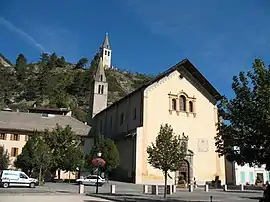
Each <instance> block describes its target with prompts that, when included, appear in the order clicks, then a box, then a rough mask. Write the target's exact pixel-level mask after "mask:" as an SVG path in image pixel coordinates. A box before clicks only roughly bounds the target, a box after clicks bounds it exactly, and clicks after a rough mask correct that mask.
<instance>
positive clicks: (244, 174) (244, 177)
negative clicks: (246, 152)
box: [240, 171, 246, 183]
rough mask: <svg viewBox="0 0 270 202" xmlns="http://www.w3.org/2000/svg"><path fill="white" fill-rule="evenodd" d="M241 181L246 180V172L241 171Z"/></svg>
mask: <svg viewBox="0 0 270 202" xmlns="http://www.w3.org/2000/svg"><path fill="white" fill-rule="evenodd" d="M240 182H241V183H245V182H246V173H245V172H243V171H241V172H240Z"/></svg>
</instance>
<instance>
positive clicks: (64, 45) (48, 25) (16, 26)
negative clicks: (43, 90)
mask: <svg viewBox="0 0 270 202" xmlns="http://www.w3.org/2000/svg"><path fill="white" fill-rule="evenodd" d="M269 9H270V2H269V1H268V0H260V1H256V0H245V1H244V0H242V1H235V0H227V1H216V0H205V1H202V0H191V1H180V0H99V1H94V0H76V1H74V0H57V1H55V0H46V1H37V0H24V1H18V0H1V7H0V52H2V53H3V54H4V55H5V56H6V57H7V58H8V59H10V60H12V61H14V60H15V58H16V56H17V54H18V53H20V52H22V53H23V54H24V55H25V56H26V57H27V58H28V60H29V61H30V62H33V61H36V60H37V59H38V58H39V55H40V53H41V52H42V51H46V52H56V53H57V54H58V55H63V56H64V57H65V58H66V59H67V60H69V61H71V62H76V61H78V60H79V59H80V58H82V57H87V58H89V59H90V60H91V59H92V57H93V56H94V54H95V53H96V52H97V50H98V48H99V46H100V44H101V43H102V41H103V38H104V35H105V32H109V38H110V43H111V47H112V55H113V56H112V57H113V61H112V62H113V64H114V65H115V66H117V67H119V68H125V69H128V70H131V71H138V72H145V73H149V74H154V73H158V72H161V71H165V70H166V69H167V68H169V67H170V66H172V65H174V64H176V63H177V62H179V61H180V60H182V59H183V58H188V59H189V60H190V61H191V62H192V63H193V64H194V65H195V66H196V67H197V68H198V69H199V71H201V72H202V73H203V74H204V75H205V76H206V78H207V79H208V80H209V81H210V82H211V83H212V84H213V85H214V86H215V87H216V88H217V89H218V90H219V91H220V92H221V94H226V95H231V81H232V76H233V75H236V74H238V72H239V71H240V70H247V69H250V68H251V64H252V61H253V59H254V58H255V57H260V58H262V59H264V60H265V61H266V63H267V64H269V63H270V60H269V52H270V26H269V21H270V12H269Z"/></svg>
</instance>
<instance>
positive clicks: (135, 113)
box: [133, 108, 137, 120]
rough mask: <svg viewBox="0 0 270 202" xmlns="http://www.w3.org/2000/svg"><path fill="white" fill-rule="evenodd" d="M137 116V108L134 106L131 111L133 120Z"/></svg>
mask: <svg viewBox="0 0 270 202" xmlns="http://www.w3.org/2000/svg"><path fill="white" fill-rule="evenodd" d="M136 118H137V109H136V108H134V112H133V120H135V119H136Z"/></svg>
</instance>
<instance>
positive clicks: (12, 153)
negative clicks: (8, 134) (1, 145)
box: [10, 147, 19, 157]
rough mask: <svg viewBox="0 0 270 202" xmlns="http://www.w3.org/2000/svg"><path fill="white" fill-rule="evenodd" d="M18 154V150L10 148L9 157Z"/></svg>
mask: <svg viewBox="0 0 270 202" xmlns="http://www.w3.org/2000/svg"><path fill="white" fill-rule="evenodd" d="M18 152H19V149H18V148H16V147H12V148H11V153H10V156H12V157H16V156H18Z"/></svg>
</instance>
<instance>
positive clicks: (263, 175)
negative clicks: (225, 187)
mask: <svg viewBox="0 0 270 202" xmlns="http://www.w3.org/2000/svg"><path fill="white" fill-rule="evenodd" d="M225 165H226V183H227V184H234V185H241V184H250V185H252V184H255V181H256V179H257V178H259V179H261V180H262V181H263V183H264V184H265V183H266V181H269V174H270V173H269V171H267V170H265V165H262V166H261V167H260V168H259V167H258V166H255V167H249V165H248V164H245V165H244V166H241V165H238V164H237V163H230V162H228V161H226V163H225Z"/></svg>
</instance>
